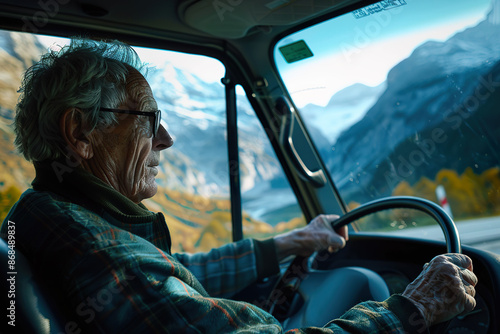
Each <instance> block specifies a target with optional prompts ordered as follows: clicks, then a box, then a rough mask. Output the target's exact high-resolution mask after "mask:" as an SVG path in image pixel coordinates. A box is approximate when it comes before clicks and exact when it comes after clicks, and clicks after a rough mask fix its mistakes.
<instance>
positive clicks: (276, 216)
mask: <svg viewBox="0 0 500 334" xmlns="http://www.w3.org/2000/svg"><path fill="white" fill-rule="evenodd" d="M68 42H69V40H68V39H64V38H57V37H52V36H42V35H33V34H28V33H19V32H8V31H1V30H0V65H1V66H0V69H1V75H0V85H1V86H0V87H1V92H2V94H0V125H1V126H0V131H1V132H2V144H1V147H2V149H1V152H2V159H1V165H0V203H1V204H0V205H1V207H0V210H1V211H0V214H1V217H0V219H1V220H0V221H3V219H4V218H5V216H6V215H7V213H8V211H9V210H10V208H11V207H12V205H13V204H14V203H15V202H16V201H17V200H18V199H19V196H20V195H21V193H22V192H23V191H24V190H26V189H27V188H28V187H30V183H31V181H32V180H33V178H34V169H33V167H32V164H31V163H29V162H27V161H25V160H24V158H22V157H21V156H20V155H19V154H18V152H17V151H16V149H15V147H14V144H13V142H14V132H13V128H12V126H11V124H12V122H13V119H14V112H15V105H16V102H17V98H18V96H19V94H18V92H17V90H18V89H19V86H20V80H21V77H22V74H23V72H24V71H25V70H26V69H27V68H28V67H29V66H31V65H32V64H33V63H34V62H35V61H37V60H38V59H39V58H40V56H41V55H42V54H44V53H45V52H46V51H47V50H48V49H49V48H51V49H58V48H60V47H61V46H63V45H66V44H67V43H68ZM135 50H136V51H137V53H138V54H139V56H140V57H141V60H142V61H144V62H146V63H147V64H148V65H149V66H148V68H149V69H148V72H147V79H148V82H149V83H150V85H151V87H152V90H153V94H154V96H155V98H156V100H157V102H158V107H159V108H160V109H161V110H162V111H163V113H162V124H163V126H164V127H165V128H166V129H167V130H168V131H169V133H170V134H171V135H172V137H173V139H174V146H172V147H171V148H169V149H167V150H163V151H162V152H161V163H160V166H159V174H158V176H157V178H156V180H157V183H158V192H157V194H156V195H155V196H154V197H152V198H150V199H147V200H145V201H144V204H145V205H146V206H147V207H148V208H149V209H150V210H152V211H161V212H163V214H164V215H165V218H166V221H167V224H168V227H169V229H170V231H171V233H172V234H174V235H175V236H176V237H175V243H174V244H173V245H172V251H173V252H181V251H184V252H196V251H207V250H210V249H211V248H213V247H217V246H221V245H223V244H226V243H228V242H230V241H232V225H231V224H232V218H231V202H230V196H229V176H228V175H229V168H230V164H229V163H228V152H227V135H226V133H227V132H226V100H225V89H224V86H223V85H222V83H221V78H222V77H224V75H225V67H224V65H223V64H222V63H221V62H220V61H218V60H216V59H214V58H209V57H205V56H200V55H192V54H186V53H180V52H173V51H166V50H156V49H148V48H139V47H137V48H135ZM238 87H239V86H238ZM237 102H238V127H239V131H238V134H239V146H240V149H239V156H240V166H241V192H242V206H243V233H244V237H254V238H264V237H269V236H272V235H274V234H276V233H279V232H283V231H286V230H288V229H291V228H293V227H296V226H300V225H303V224H305V221H304V218H303V216H302V214H301V210H300V208H299V207H298V204H297V201H296V199H295V196H294V195H293V192H292V190H291V189H290V186H289V185H288V181H287V180H286V178H285V176H284V174H283V171H282V169H281V167H280V164H279V162H278V160H277V158H276V156H275V155H274V152H273V150H272V148H271V145H270V143H269V139H268V138H267V136H266V133H265V131H264V129H263V128H262V125H260V123H259V121H258V119H257V117H256V115H255V113H254V111H253V109H252V107H251V106H250V104H249V102H248V99H247V98H246V95H245V94H244V92H243V89H241V87H239V89H238V95H237Z"/></svg>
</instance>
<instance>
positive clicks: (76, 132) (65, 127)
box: [59, 108, 94, 160]
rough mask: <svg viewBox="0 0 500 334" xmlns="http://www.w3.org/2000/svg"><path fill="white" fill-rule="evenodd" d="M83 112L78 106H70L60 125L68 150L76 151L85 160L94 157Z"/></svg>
mask: <svg viewBox="0 0 500 334" xmlns="http://www.w3.org/2000/svg"><path fill="white" fill-rule="evenodd" d="M82 119H83V112H82V111H81V110H80V109H78V108H69V109H67V110H66V111H65V112H64V113H63V114H62V116H61V120H60V123H59V127H60V130H61V135H62V137H63V139H64V141H65V142H66V145H67V147H68V150H71V151H72V152H74V153H76V155H77V156H78V157H80V158H81V159H83V160H88V159H90V158H92V156H93V155H94V152H93V151H92V145H91V138H90V136H89V134H88V133H87V131H86V127H85V125H84V124H83V121H82Z"/></svg>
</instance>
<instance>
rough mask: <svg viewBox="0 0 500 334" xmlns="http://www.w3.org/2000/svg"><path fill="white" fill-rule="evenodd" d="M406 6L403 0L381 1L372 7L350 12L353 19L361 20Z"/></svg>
mask: <svg viewBox="0 0 500 334" xmlns="http://www.w3.org/2000/svg"><path fill="white" fill-rule="evenodd" d="M404 5H406V1H405V0H383V1H380V2H377V3H374V4H372V5H368V6H366V7H363V8H360V9H358V10H355V11H353V12H352V15H354V17H355V18H357V19H361V18H363V17H366V16H369V15H371V14H375V13H379V12H381V11H384V10H388V9H392V8H396V7H400V6H404Z"/></svg>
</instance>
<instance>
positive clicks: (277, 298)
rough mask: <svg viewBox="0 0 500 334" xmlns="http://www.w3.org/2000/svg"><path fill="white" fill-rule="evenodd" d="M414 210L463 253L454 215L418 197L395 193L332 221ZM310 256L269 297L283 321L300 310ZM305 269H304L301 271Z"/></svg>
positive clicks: (292, 266) (285, 274)
mask: <svg viewBox="0 0 500 334" xmlns="http://www.w3.org/2000/svg"><path fill="white" fill-rule="evenodd" d="M396 208H397V209H401V208H405V209H415V210H419V211H423V212H425V213H427V214H428V215H430V216H431V217H432V218H434V220H435V221H436V222H437V223H438V224H439V226H441V229H442V230H443V233H444V236H445V240H446V247H447V252H448V253H461V252H462V248H461V245H460V237H459V234H458V231H457V228H456V226H455V223H454V222H453V220H452V219H451V217H450V216H449V215H448V214H447V213H446V212H445V211H444V210H443V209H442V208H441V207H440V206H439V205H437V204H435V203H434V202H431V201H428V200H426V199H423V198H419V197H410V196H394V197H386V198H381V199H378V200H375V201H372V202H368V203H366V204H363V205H361V206H359V207H357V208H356V209H354V210H352V211H350V212H348V213H346V214H345V215H343V216H341V217H340V218H339V219H337V220H336V221H334V222H332V227H333V228H334V229H338V228H340V227H342V226H344V225H347V224H350V223H352V222H354V221H356V220H358V219H360V218H362V217H365V216H367V215H369V214H372V213H375V212H379V211H383V210H387V209H396ZM306 263H308V258H305V257H299V256H297V257H296V258H295V259H294V260H293V261H292V262H291V264H290V265H289V266H288V268H287V269H286V270H285V271H284V272H283V274H282V275H281V277H280V278H279V280H278V281H277V283H276V285H275V287H274V289H273V290H272V292H271V294H270V296H269V299H268V303H267V305H268V311H269V313H271V314H272V315H273V316H275V317H276V318H277V319H278V320H280V321H283V320H285V319H287V318H289V317H290V316H291V315H293V314H294V313H295V311H297V308H298V307H299V306H297V304H298V302H297V300H298V298H297V296H298V293H297V290H298V289H299V286H300V284H301V283H302V280H304V279H305V278H306V277H307V276H308V275H307V270H308V268H307V266H305V265H304V264H306ZM301 269H302V272H301V271H300V270H301Z"/></svg>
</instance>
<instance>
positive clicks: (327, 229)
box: [274, 215, 349, 260]
mask: <svg viewBox="0 0 500 334" xmlns="http://www.w3.org/2000/svg"><path fill="white" fill-rule="evenodd" d="M338 218H339V216H337V215H319V216H317V217H316V218H314V219H313V220H311V222H310V223H309V224H308V225H306V226H304V227H302V228H299V229H296V230H293V231H290V232H288V233H285V234H281V235H278V236H276V237H274V241H275V243H276V250H277V252H278V259H279V260H281V259H283V258H285V257H287V256H289V255H299V256H310V255H311V254H312V253H314V252H316V251H322V250H328V251H329V252H330V253H333V252H336V251H338V250H339V249H341V248H343V247H344V246H345V244H346V241H347V240H348V239H349V237H348V233H347V226H343V227H341V228H340V229H338V230H337V231H334V230H333V228H332V225H331V222H333V221H335V220H336V219H338Z"/></svg>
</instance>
